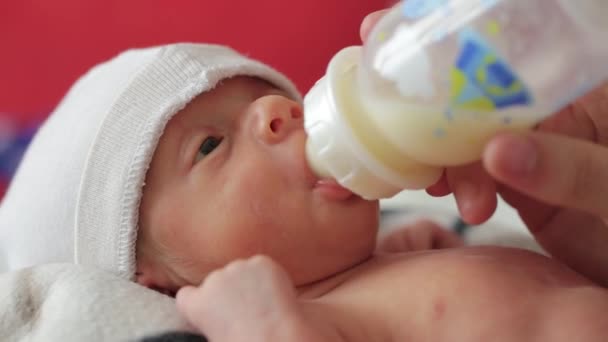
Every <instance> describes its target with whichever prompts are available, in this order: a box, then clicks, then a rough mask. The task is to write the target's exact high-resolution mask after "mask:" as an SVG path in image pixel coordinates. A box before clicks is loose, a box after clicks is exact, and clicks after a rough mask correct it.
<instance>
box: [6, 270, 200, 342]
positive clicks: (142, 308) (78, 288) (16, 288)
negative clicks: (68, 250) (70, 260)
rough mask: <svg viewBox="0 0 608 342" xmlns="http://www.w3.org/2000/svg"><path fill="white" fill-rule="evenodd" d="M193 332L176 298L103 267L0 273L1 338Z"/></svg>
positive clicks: (104, 338) (58, 338)
mask: <svg viewBox="0 0 608 342" xmlns="http://www.w3.org/2000/svg"><path fill="white" fill-rule="evenodd" d="M175 330H181V331H184V330H188V328H187V324H186V322H185V321H184V320H183V319H182V318H181V317H180V315H179V314H178V313H177V311H176V309H175V302H174V300H173V299H172V298H169V297H167V296H164V295H161V294H159V293H156V292H154V291H151V290H148V289H146V288H144V287H141V286H139V285H137V284H134V283H132V282H129V281H126V280H124V279H120V278H118V277H116V276H114V275H112V274H109V273H106V272H104V271H100V270H93V269H85V268H83V267H80V266H76V265H69V264H54V265H44V266H36V267H32V268H27V269H23V270H19V271H14V272H10V273H3V274H0V341H11V342H12V341H45V342H48V341H51V342H52V341H79V342H80V341H133V340H137V339H138V338H141V337H143V336H150V335H156V334H158V333H163V332H167V331H175Z"/></svg>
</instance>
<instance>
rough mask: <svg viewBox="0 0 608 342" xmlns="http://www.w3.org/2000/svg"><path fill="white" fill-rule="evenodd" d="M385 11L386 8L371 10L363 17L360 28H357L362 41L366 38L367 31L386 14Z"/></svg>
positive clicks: (386, 10)
mask: <svg viewBox="0 0 608 342" xmlns="http://www.w3.org/2000/svg"><path fill="white" fill-rule="evenodd" d="M386 12H388V9H383V10H380V11H376V12H372V13H370V14H368V15H367V16H366V17H365V18H364V19H363V21H362V22H361V28H360V29H359V35H360V36H361V41H362V42H365V41H366V40H367V37H368V36H369V33H370V32H371V31H372V29H373V28H374V26H375V25H376V23H377V22H378V20H380V18H382V17H383V16H384V15H385V14H386Z"/></svg>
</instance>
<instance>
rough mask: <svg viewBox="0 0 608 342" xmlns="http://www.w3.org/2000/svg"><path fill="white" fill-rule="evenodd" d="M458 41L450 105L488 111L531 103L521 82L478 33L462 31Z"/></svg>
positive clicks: (529, 96)
mask: <svg viewBox="0 0 608 342" xmlns="http://www.w3.org/2000/svg"><path fill="white" fill-rule="evenodd" d="M460 43H461V50H460V55H459V57H458V60H457V61H456V65H455V67H454V68H453V69H452V74H451V82H452V96H451V97H452V99H451V102H452V106H454V107H455V108H462V109H470V110H475V111H477V112H488V111H494V110H495V109H502V108H506V107H510V106H514V105H529V104H530V103H532V96H531V95H530V93H529V91H528V89H527V88H526V86H525V85H524V84H523V82H522V81H521V80H520V79H519V77H518V76H517V74H515V72H514V71H513V70H512V69H511V68H510V66H509V65H508V64H507V63H506V62H505V61H504V60H502V59H501V58H500V57H499V56H498V54H497V53H496V51H495V50H494V48H493V47H492V46H491V45H489V44H488V43H487V42H486V41H485V40H484V39H483V37H482V36H481V35H479V34H477V33H476V32H474V31H473V30H464V31H463V32H462V33H461V36H460Z"/></svg>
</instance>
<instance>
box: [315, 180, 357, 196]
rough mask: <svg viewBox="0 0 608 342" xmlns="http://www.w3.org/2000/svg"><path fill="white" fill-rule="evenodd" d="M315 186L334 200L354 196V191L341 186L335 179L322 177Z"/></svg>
mask: <svg viewBox="0 0 608 342" xmlns="http://www.w3.org/2000/svg"><path fill="white" fill-rule="evenodd" d="M315 188H316V189H317V190H319V191H320V192H321V193H322V194H323V195H324V196H326V197H327V198H329V199H332V200H338V201H343V200H347V199H349V198H350V197H352V196H354V194H353V192H352V191H350V190H348V189H347V188H345V187H343V186H341V185H340V184H338V182H336V181H335V180H333V179H320V180H318V181H317V183H316V184H315Z"/></svg>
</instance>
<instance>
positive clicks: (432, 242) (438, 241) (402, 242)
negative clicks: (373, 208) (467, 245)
mask: <svg viewBox="0 0 608 342" xmlns="http://www.w3.org/2000/svg"><path fill="white" fill-rule="evenodd" d="M462 245H464V242H463V241H462V239H461V238H460V237H459V236H458V235H456V234H455V233H453V232H451V231H449V230H445V229H443V228H441V227H440V226H439V225H437V224H436V223H434V222H431V221H428V220H422V221H418V222H415V223H413V224H409V225H406V226H404V227H402V228H399V229H397V230H395V231H392V232H390V233H388V234H386V235H384V236H380V238H379V239H378V244H377V247H376V251H378V252H383V253H399V252H413V251H423V250H428V249H442V248H453V247H460V246H462Z"/></svg>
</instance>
